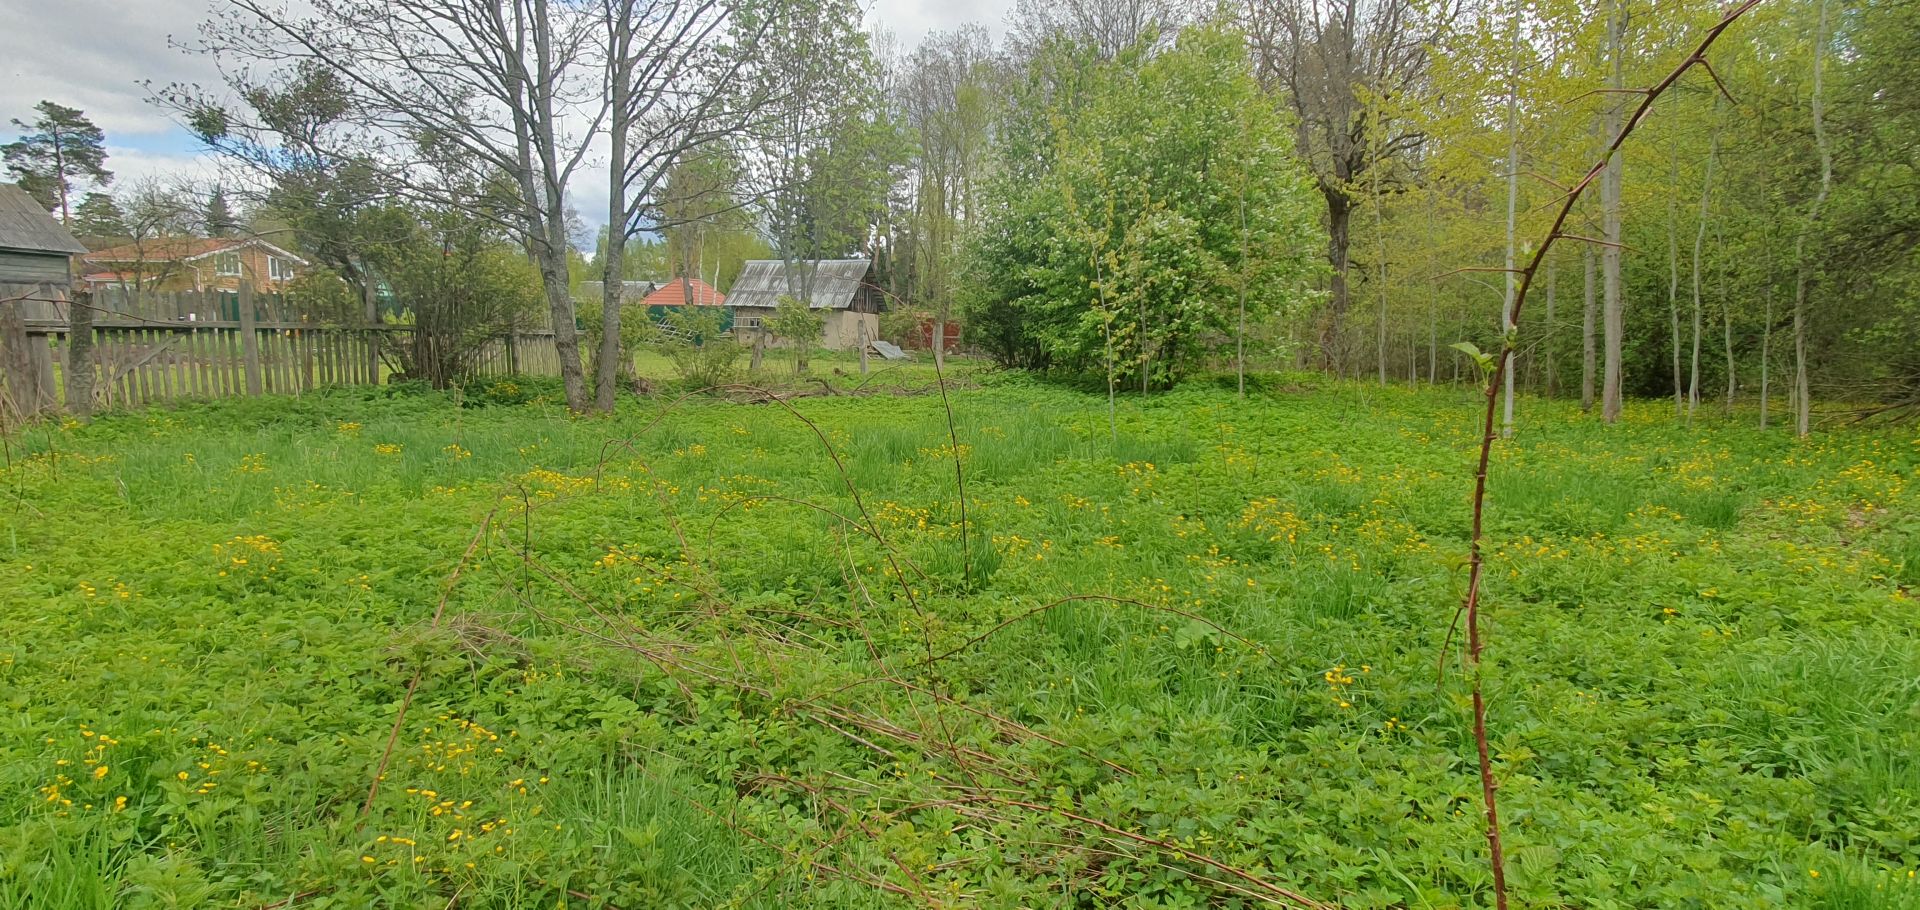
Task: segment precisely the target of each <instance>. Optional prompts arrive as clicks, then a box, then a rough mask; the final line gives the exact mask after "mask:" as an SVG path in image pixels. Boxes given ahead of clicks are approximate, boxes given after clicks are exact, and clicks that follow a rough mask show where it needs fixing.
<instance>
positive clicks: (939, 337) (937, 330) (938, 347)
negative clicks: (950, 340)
mask: <svg viewBox="0 0 1920 910" xmlns="http://www.w3.org/2000/svg"><path fill="white" fill-rule="evenodd" d="M933 367H934V369H936V370H945V369H946V368H947V320H946V317H944V316H941V317H936V318H935V319H934V320H933Z"/></svg>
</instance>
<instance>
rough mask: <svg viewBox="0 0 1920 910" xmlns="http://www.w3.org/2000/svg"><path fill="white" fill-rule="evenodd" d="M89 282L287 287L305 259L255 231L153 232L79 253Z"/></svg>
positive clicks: (169, 287) (171, 287)
mask: <svg viewBox="0 0 1920 910" xmlns="http://www.w3.org/2000/svg"><path fill="white" fill-rule="evenodd" d="M80 262H81V266H82V270H81V280H83V281H85V282H86V284H87V286H88V288H90V289H95V290H98V289H100V288H102V287H122V288H133V289H137V290H141V291H238V290H239V289H240V285H241V284H242V283H245V284H248V285H251V286H252V288H253V290H255V291H257V292H269V293H270V292H278V291H282V290H285V289H286V286H287V283H288V282H290V281H292V280H293V279H294V278H295V277H296V276H297V275H298V274H299V273H300V271H301V270H302V269H304V268H305V267H306V265H307V260H305V259H302V258H301V257H299V256H296V255H294V254H293V253H290V252H288V251H286V250H284V249H281V248H280V247H277V246H274V245H273V244H271V243H268V242H266V241H264V240H261V239H259V238H255V237H154V238H150V239H145V240H136V241H133V242H130V243H122V244H119V245H117V246H111V247H107V248H106V249H102V250H95V251H93V252H91V253H87V254H85V255H83V256H81V257H80Z"/></svg>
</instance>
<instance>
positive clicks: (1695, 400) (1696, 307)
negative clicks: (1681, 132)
mask: <svg viewBox="0 0 1920 910" xmlns="http://www.w3.org/2000/svg"><path fill="white" fill-rule="evenodd" d="M1719 101H1720V99H1719V98H1718V97H1717V96H1716V97H1715V98H1714V105H1713V110H1714V114H1715V115H1716V119H1717V116H1718V114H1719V112H1720V103H1719ZM1719 154H1720V128H1719V124H1718V123H1717V122H1716V123H1715V125H1714V128H1713V132H1712V133H1711V134H1710V137H1709V139H1708V140H1707V173H1706V176H1705V177H1703V178H1702V179H1701V182H1700V224H1699V226H1698V227H1697V228H1696V229H1695V230H1694V233H1693V363H1692V371H1691V373H1690V374H1689V375H1688V377H1687V422H1688V423H1692V422H1693V412H1694V411H1695V410H1697V409H1698V408H1699V407H1700V333H1701V331H1702V324H1703V322H1704V317H1703V316H1702V314H1701V303H1700V256H1701V249H1702V248H1703V247H1705V246H1706V243H1707V218H1708V216H1709V214H1710V208H1709V206H1710V204H1711V200H1712V194H1713V164H1714V159H1715V158H1717V157H1718V156H1719Z"/></svg>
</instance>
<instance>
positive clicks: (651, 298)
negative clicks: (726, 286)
mask: <svg viewBox="0 0 1920 910" xmlns="http://www.w3.org/2000/svg"><path fill="white" fill-rule="evenodd" d="M687 283H688V279H685V278H675V279H673V280H672V281H669V282H667V283H666V284H663V285H661V286H660V288H659V290H656V291H654V292H653V293H651V294H648V295H647V299H646V304H647V312H649V313H651V312H653V308H654V307H675V306H686V305H687V304H688V303H692V304H693V305H694V306H725V305H726V303H727V295H725V294H722V293H720V292H719V291H717V290H715V289H714V287H713V285H710V284H708V283H706V282H704V281H701V280H700V279H698V278H695V279H692V283H693V286H692V287H691V288H689V287H688V286H687Z"/></svg>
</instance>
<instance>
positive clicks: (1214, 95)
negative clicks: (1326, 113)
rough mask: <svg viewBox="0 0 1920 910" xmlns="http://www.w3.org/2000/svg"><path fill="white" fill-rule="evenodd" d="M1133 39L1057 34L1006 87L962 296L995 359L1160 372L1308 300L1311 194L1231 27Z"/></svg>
mask: <svg viewBox="0 0 1920 910" xmlns="http://www.w3.org/2000/svg"><path fill="white" fill-rule="evenodd" d="M1148 51H1149V45H1147V44H1142V45H1141V46H1139V47H1136V48H1134V49H1133V50H1132V51H1130V52H1128V53H1127V54H1124V55H1122V56H1120V57H1119V58H1117V59H1114V60H1110V61H1103V60H1100V59H1098V58H1097V57H1095V56H1094V55H1093V53H1092V50H1091V49H1090V48H1085V47H1080V46H1075V45H1073V44H1070V43H1067V42H1064V41H1062V42H1058V43H1056V44H1054V45H1052V46H1050V47H1049V48H1048V50H1047V51H1046V52H1044V53H1043V54H1042V55H1041V58H1040V59H1039V60H1038V61H1036V62H1035V63H1034V64H1033V67H1032V70H1031V71H1030V73H1029V75H1028V79H1027V81H1026V83H1025V84H1024V85H1023V86H1022V87H1021V89H1020V90H1019V92H1018V93H1017V94H1016V96H1015V98H1014V100H1013V102H1012V110H1011V112H1010V113H1009V114H1008V117H1007V121H1008V122H1007V123H1006V124H1005V126H1004V134H1003V136H1002V148H1001V149H1000V156H1001V158H1002V159H1003V160H1004V161H1005V162H1006V167H1005V169H1004V171H1003V172H1002V173H1000V174H999V175H998V176H997V177H996V178H995V179H993V180H991V181H989V182H988V183H987V184H986V188H985V192H984V198H985V202H984V214H983V215H982V217H981V220H982V224H981V225H980V226H979V227H978V229H977V230H976V232H975V234H974V247H973V250H972V254H971V257H970V260H969V263H968V266H967V268H968V271H967V276H966V282H965V284H966V286H967V288H968V290H967V291H966V292H965V295H964V299H965V303H966V317H967V320H968V323H969V329H968V331H969V332H970V333H971V337H972V339H973V340H974V341H975V343H977V344H979V345H980V346H981V347H983V348H984V349H985V350H986V351H987V352H989V353H991V354H992V355H993V356H994V358H995V359H997V360H999V361H1000V362H1002V363H1005V364H1009V365H1018V366H1025V367H1059V368H1064V369H1067V370H1075V371H1090V372H1102V373H1105V374H1107V375H1110V376H1111V377H1112V378H1113V379H1115V380H1116V381H1122V382H1124V383H1125V384H1128V385H1139V386H1141V387H1146V386H1148V385H1152V384H1156V383H1158V384H1163V385H1164V384H1166V383H1168V382H1170V381H1172V380H1174V379H1177V378H1178V377H1180V376H1181V375H1183V374H1184V373H1186V372H1189V371H1191V370H1192V369H1193V368H1194V367H1195V366H1196V365H1199V364H1201V363H1203V362H1204V358H1205V357H1206V355H1208V354H1212V353H1217V352H1219V351H1221V350H1227V349H1231V348H1232V340H1233V339H1234V338H1236V337H1237V333H1238V332H1240V331H1243V330H1244V329H1243V323H1244V322H1245V320H1246V319H1254V320H1260V319H1263V318H1265V317H1267V316H1269V315H1271V314H1273V313H1275V312H1276V311H1279V310H1282V309H1283V308H1287V307H1294V308H1296V309H1297V308H1300V306H1301V304H1302V303H1303V302H1304V301H1305V300H1306V299H1307V298H1308V294H1307V279H1308V277H1309V276H1310V275H1311V270H1310V268H1309V263H1311V262H1313V261H1314V260H1315V258H1316V257H1317V256H1318V254H1319V250H1320V249H1321V247H1322V246H1323V244H1324V235H1323V233H1322V232H1321V231H1320V229H1319V228H1318V226H1317V222H1316V220H1315V212H1316V208H1315V206H1316V203H1315V201H1314V197H1313V194H1312V189H1311V186H1310V184H1309V183H1308V181H1307V177H1306V172H1305V169H1304V168H1303V167H1302V166H1301V164H1300V163H1299V161H1298V160H1297V159H1295V158H1294V157H1293V155H1292V140H1291V136H1290V134H1289V132H1288V130H1287V129H1286V124H1285V122H1284V121H1283V120H1282V119H1281V116H1280V114H1279V112H1278V111H1277V110H1275V109H1274V108H1273V107H1272V106H1271V105H1269V104H1267V103H1265V101H1264V100H1263V99H1262V96H1261V93H1260V90H1259V87H1258V86H1257V85H1256V84H1255V82H1254V80H1253V76H1252V73H1251V71H1250V69H1249V65H1248V63H1247V60H1246V56H1245V53H1244V49H1243V47H1242V43H1241V41H1240V40H1239V38H1238V37H1237V36H1236V35H1234V34H1233V33H1231V32H1228V31H1225V30H1222V29H1218V28H1196V29H1193V30H1191V31H1189V32H1187V33H1186V34H1184V35H1182V36H1181V38H1180V40H1179V42H1178V43H1177V44H1176V45H1175V46H1174V47H1173V48H1172V49H1170V50H1168V51H1166V52H1164V53H1160V54H1157V55H1150V54H1149V53H1148Z"/></svg>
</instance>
